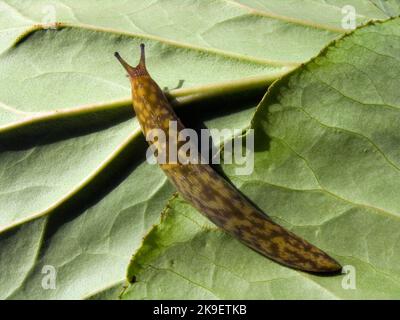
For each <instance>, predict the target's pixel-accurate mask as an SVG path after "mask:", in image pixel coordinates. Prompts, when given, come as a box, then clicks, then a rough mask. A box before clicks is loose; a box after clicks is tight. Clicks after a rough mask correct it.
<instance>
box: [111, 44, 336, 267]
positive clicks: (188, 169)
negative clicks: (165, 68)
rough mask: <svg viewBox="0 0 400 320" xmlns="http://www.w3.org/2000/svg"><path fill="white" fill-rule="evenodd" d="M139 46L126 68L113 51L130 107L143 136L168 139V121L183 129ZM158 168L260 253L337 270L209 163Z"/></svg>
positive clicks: (297, 264) (282, 260)
mask: <svg viewBox="0 0 400 320" xmlns="http://www.w3.org/2000/svg"><path fill="white" fill-rule="evenodd" d="M140 47H141V58H140V62H139V64H138V65H137V66H136V67H132V66H130V65H129V64H128V63H127V62H126V61H125V60H124V59H122V58H121V56H120V55H119V54H118V53H115V56H116V57H117V59H118V60H119V62H120V63H121V64H122V66H123V67H124V68H125V70H126V71H127V72H128V74H129V77H130V81H131V85H132V102H133V108H134V110H135V113H136V116H137V117H138V120H139V123H140V126H141V128H142V131H143V133H144V135H145V136H147V134H148V133H149V131H150V130H153V129H158V130H159V129H161V130H163V131H164V133H165V136H166V137H169V135H168V130H169V125H170V123H171V122H172V121H175V122H176V123H177V129H178V132H179V131H181V130H183V129H184V128H185V127H184V126H183V124H182V123H181V121H180V120H179V118H178V117H177V116H176V114H175V112H174V111H173V110H172V107H171V106H170V104H169V102H168V100H167V99H166V97H165V95H164V94H163V92H162V90H161V89H160V87H159V86H158V85H157V83H156V82H155V81H154V80H153V79H152V78H151V77H150V75H149V74H148V72H147V70H146V64H145V52H144V45H143V44H142V45H141V46H140ZM149 143H150V144H154V143H156V142H149ZM169 143H170V141H169V140H168V138H167V141H166V144H165V145H163V146H162V147H164V148H166V149H165V150H169ZM156 147H157V146H156ZM158 147H160V146H158ZM198 158H200V155H198ZM160 166H161V168H162V169H163V171H164V172H165V174H166V175H167V176H168V178H169V179H170V181H171V182H172V183H173V184H174V185H175V187H176V189H177V190H178V192H179V193H180V194H181V195H182V197H183V198H184V199H185V200H186V201H188V202H189V203H191V204H192V205H193V206H194V207H195V208H196V209H197V210H198V211H200V212H201V213H202V214H203V215H205V216H206V217H207V218H208V219H210V220H211V221H212V222H213V223H214V224H216V225H217V226H218V227H220V228H221V229H223V230H224V231H226V232H227V233H229V234H231V235H232V236H234V237H235V238H237V239H239V240H240V241H241V242H243V243H244V244H246V245H247V246H249V247H250V248H252V249H254V250H256V251H257V252H259V253H261V254H262V255H264V256H266V257H268V258H270V259H272V260H274V261H276V262H278V263H281V264H283V265H286V266H288V267H291V268H295V269H299V270H303V271H308V272H315V273H337V272H339V271H340V270H341V268H342V267H341V266H340V264H339V263H337V262H336V261H335V260H334V259H333V258H331V257H330V256H329V255H328V254H326V253H325V252H323V251H322V250H320V249H318V248H317V247H315V246H313V245H312V244H310V243H308V242H307V241H305V240H304V239H302V238H300V237H298V236H296V235H295V234H293V233H292V232H290V231H288V230H286V229H284V228H283V227H281V226H280V225H278V224H276V223H275V222H273V221H272V220H271V219H269V218H268V217H267V216H265V214H263V213H262V212H261V211H259V209H257V208H256V207H255V206H254V205H252V204H251V203H250V202H249V201H248V200H247V199H246V198H245V197H244V196H242V195H241V193H240V192H238V190H236V189H235V188H234V187H233V186H232V185H231V184H230V183H228V182H227V181H226V180H224V179H223V178H222V177H221V176H220V175H218V174H217V172H216V171H214V170H213V169H212V168H211V167H210V166H209V165H207V164H192V163H188V164H181V163H173V164H172V163H167V164H160Z"/></svg>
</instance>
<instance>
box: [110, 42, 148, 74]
mask: <svg viewBox="0 0 400 320" xmlns="http://www.w3.org/2000/svg"><path fill="white" fill-rule="evenodd" d="M114 56H115V57H116V58H117V59H118V61H119V62H120V63H121V65H122V66H123V67H124V69H125V70H126V71H127V72H128V74H129V77H130V78H131V79H134V78H137V77H140V76H145V75H149V74H148V72H147V69H146V54H145V47H144V44H143V43H141V44H140V61H139V64H138V65H137V66H136V67H132V66H131V65H130V64H129V63H127V62H126V61H125V60H124V59H123V58H122V57H121V56H120V54H119V53H118V52H115V53H114Z"/></svg>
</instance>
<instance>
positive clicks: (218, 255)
mask: <svg viewBox="0 0 400 320" xmlns="http://www.w3.org/2000/svg"><path fill="white" fill-rule="evenodd" d="M399 36H400V19H399V18H397V19H394V20H390V21H387V22H384V23H378V24H374V25H371V26H367V27H364V28H361V29H360V30H357V31H356V32H354V33H353V34H351V35H349V36H346V37H344V38H343V39H341V40H339V41H337V42H335V43H333V44H331V45H330V46H328V48H327V49H326V50H324V51H323V52H322V53H321V55H320V56H318V57H317V58H315V59H313V60H312V61H311V62H309V63H307V64H306V65H305V66H304V67H301V68H299V69H298V70H296V71H294V72H293V73H291V74H289V75H287V76H285V77H284V78H283V79H281V80H279V81H278V82H276V83H275V84H274V85H273V86H272V87H271V88H270V89H269V92H268V93H267V95H266V96H265V98H264V99H263V101H262V102H261V104H260V106H259V107H258V110H257V112H256V114H255V117H254V119H253V127H254V128H255V139H256V153H255V170H254V173H253V174H252V175H250V176H234V171H233V170H232V169H233V168H232V167H230V166H228V167H226V173H227V174H228V176H229V177H230V178H231V179H232V180H233V182H234V183H235V184H236V185H237V186H238V187H240V189H241V190H242V191H243V192H244V194H246V195H247V196H248V197H249V198H250V199H251V200H253V201H254V202H255V203H256V204H257V205H258V206H260V207H261V208H262V209H264V210H265V212H267V213H268V214H269V215H270V216H272V217H273V219H275V220H276V221H278V222H280V223H282V224H284V225H286V226H287V227H289V228H290V229H291V230H293V231H294V232H296V233H297V234H300V235H302V236H304V237H305V238H306V239H307V240H309V241H311V242H312V243H314V244H316V245H317V246H319V247H321V248H323V249H325V250H326V251H327V252H329V253H330V254H331V255H332V256H333V257H334V258H336V259H337V260H338V261H340V262H341V263H342V264H343V265H345V266H346V267H345V270H348V271H351V274H350V275H349V277H351V279H350V278H346V277H342V276H335V277H319V276H315V275H309V274H305V273H302V272H298V271H294V270H291V269H288V268H286V267H283V266H279V265H277V264H276V263H273V262H271V261H269V260H267V259H265V258H263V257H262V256H260V255H259V254H257V253H255V252H253V251H251V250H249V249H247V248H246V247H245V246H244V245H242V244H240V243H239V242H238V241H236V240H234V239H233V238H232V237H230V236H228V235H226V234H224V233H222V232H221V231H220V230H218V229H216V228H215V227H213V226H211V225H210V223H209V222H207V221H205V219H204V218H202V217H201V216H200V215H199V214H198V213H197V212H196V211H195V210H194V209H192V208H191V207H190V206H189V205H187V204H186V203H184V202H183V201H182V200H180V199H179V198H178V199H174V200H172V201H171V202H170V204H169V206H170V208H169V209H168V211H167V212H166V213H165V215H164V218H163V221H162V223H161V224H160V225H158V226H156V227H155V228H154V229H153V230H152V232H151V233H150V234H149V235H148V236H147V238H146V240H145V241H144V244H143V246H142V247H141V249H140V250H139V251H138V253H136V255H135V256H134V258H133V260H132V262H131V265H130V268H129V273H128V275H129V277H130V278H131V279H134V280H135V281H136V282H134V283H133V284H131V286H130V287H129V288H128V290H127V291H126V293H125V294H124V295H123V296H124V297H125V298H140V299H144V298H150V299H151V298H153V299H154V298H158V299H163V298H167V297H168V298H181V299H183V298H193V299H195V298H196V297H201V298H208V299H214V298H223V299H234V298H241V299H247V298H250V299H251V298H253V299H254V298H257V299H263V298H279V299H286V298H289V299H300V298H312V299H326V298H329V299H336V298H347V299H349V298H350V299H355V298H357V299H360V298H363V299H365V298H369V299H376V298H391V299H396V298H399V297H400V268H399V264H400V247H399V241H398V239H399V237H400V231H399V230H400V219H399V218H400V203H399V196H400V194H399V190H400V166H399V165H400V157H399V156H400V155H399V150H400V134H399V130H398V124H399V121H400V94H399V91H398V90H397V88H398V87H399V86H400V82H399V77H398V74H399V72H400V50H399V49H400V46H399V42H398V38H399ZM352 288H353V289H352Z"/></svg>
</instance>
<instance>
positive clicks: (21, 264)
mask: <svg viewBox="0 0 400 320" xmlns="http://www.w3.org/2000/svg"><path fill="white" fill-rule="evenodd" d="M394 3H395V2H393V3H392V2H387V3H386V2H385V7H384V8H383V7H380V6H379V4H377V3H373V2H371V1H367V0H365V1H362V0H359V1H354V6H355V7H356V9H357V13H358V15H357V23H358V24H362V23H365V22H366V21H369V20H371V19H383V18H386V17H388V16H390V15H393V14H394V13H396V12H398V8H397V7H395V6H394ZM345 4H347V3H345V1H331V3H329V4H327V3H325V2H324V1H306V2H305V1H303V0H302V1H291V5H290V6H288V5H286V4H282V1H280V0H279V1H268V3H267V4H260V3H259V2H258V1H240V2H239V1H230V0H229V1H228V0H221V1H191V0H190V1H189V0H188V1H184V2H182V1H147V2H145V1H129V2H126V1H122V0H119V1H102V2H101V4H99V2H97V1H85V2H84V3H83V2H79V3H78V2H75V1H57V0H53V1H47V0H35V1H30V0H27V1H18V0H2V1H0V52H1V54H0V71H1V74H2V77H1V79H0V176H1V179H0V209H1V212H0V283H1V284H2V285H1V287H0V297H1V298H29V299H34V298H52V299H54V298H58V299H60V298H104V299H105V298H116V297H117V292H119V291H120V288H121V287H122V282H123V280H124V278H125V273H126V266H127V265H128V262H129V259H130V257H131V255H132V253H133V252H135V251H136V250H138V249H139V248H140V246H141V239H142V237H143V236H144V235H145V234H147V233H148V231H149V230H150V229H151V227H152V225H154V224H158V223H159V219H160V212H161V211H162V210H163V207H164V205H165V203H166V202H167V199H169V198H170V196H171V194H172V193H173V191H174V190H173V188H172V187H171V186H170V184H169V183H168V182H167V180H166V178H165V176H164V174H163V173H162V171H161V170H159V169H155V168H154V166H150V165H148V164H147V163H146V162H145V161H144V155H145V150H146V145H145V143H144V140H143V138H142V137H141V133H140V131H139V126H138V124H137V122H136V120H135V119H133V120H132V116H133V114H132V111H131V110H132V108H131V101H130V88H129V81H128V80H127V79H126V78H125V77H124V71H123V70H122V68H121V67H120V66H119V65H118V63H117V62H116V61H115V59H114V57H113V52H114V51H116V50H118V51H120V52H121V54H123V55H124V56H125V57H127V59H128V60H129V61H130V62H132V63H134V62H135V60H136V59H137V57H138V44H139V43H141V42H144V43H146V46H147V55H148V59H147V61H148V67H149V70H150V72H151V74H152V75H153V77H154V78H155V80H157V82H158V83H159V84H160V85H161V86H162V87H163V88H164V87H165V88H166V89H167V91H168V97H169V98H170V100H171V103H172V104H173V105H174V106H175V107H177V108H178V112H179V115H180V116H181V117H183V119H184V122H185V124H187V126H188V127H195V128H200V127H202V126H204V125H205V126H207V127H210V128H242V129H244V128H247V127H248V126H249V122H250V120H251V115H252V113H253V111H254V107H255V106H256V104H257V103H258V101H259V99H260V98H261V97H262V95H263V94H264V92H265V90H266V88H267V86H268V85H269V84H271V83H272V82H273V81H274V80H275V79H277V78H279V77H281V76H282V75H283V74H286V73H287V72H289V71H290V70H292V69H293V68H294V67H296V66H298V65H299V64H300V63H302V62H304V61H306V60H307V59H309V58H310V57H312V56H314V55H315V54H317V53H318V52H319V51H320V50H321V48H322V47H324V46H325V45H326V44H327V43H328V42H329V41H331V40H332V39H335V38H337V37H339V36H340V35H341V34H342V33H343V32H344V30H342V29H341V22H340V21H341V19H342V13H341V7H342V6H343V5H345ZM177 8H178V9H179V10H177ZM55 21H57V22H58V23H57V24H54V23H53V22H55ZM254 30H257V32H254ZM182 80H183V81H182ZM49 265H50V266H53V267H54V268H55V270H56V271H57V277H56V289H55V290H51V289H48V290H45V289H43V286H42V281H43V279H44V278H45V276H46V274H45V273H42V272H45V271H44V270H46V268H44V267H45V266H49Z"/></svg>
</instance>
